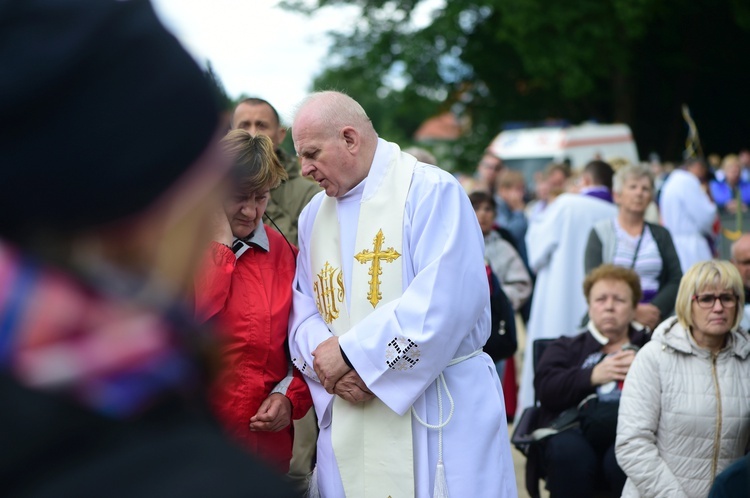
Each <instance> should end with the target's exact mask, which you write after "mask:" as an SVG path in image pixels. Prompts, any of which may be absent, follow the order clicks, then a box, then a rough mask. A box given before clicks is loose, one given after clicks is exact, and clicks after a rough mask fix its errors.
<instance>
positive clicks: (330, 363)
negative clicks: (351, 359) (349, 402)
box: [312, 336, 351, 394]
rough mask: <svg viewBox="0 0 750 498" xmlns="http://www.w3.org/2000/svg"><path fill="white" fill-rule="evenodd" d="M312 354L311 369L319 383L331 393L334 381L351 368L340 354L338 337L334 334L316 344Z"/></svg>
mask: <svg viewBox="0 0 750 498" xmlns="http://www.w3.org/2000/svg"><path fill="white" fill-rule="evenodd" d="M312 355H313V358H314V359H313V369H314V370H315V374H316V375H317V376H318V378H319V379H320V382H321V384H323V387H324V388H325V390H326V391H327V392H328V393H329V394H333V388H334V386H335V385H336V382H338V381H339V379H340V378H341V377H343V376H344V374H345V373H347V372H348V371H349V370H351V368H349V366H348V365H347V364H346V362H345V361H344V357H343V356H341V347H340V346H339V338H338V337H336V336H334V337H330V338H328V339H326V340H325V341H323V342H321V343H320V344H318V347H317V348H315V351H313V352H312Z"/></svg>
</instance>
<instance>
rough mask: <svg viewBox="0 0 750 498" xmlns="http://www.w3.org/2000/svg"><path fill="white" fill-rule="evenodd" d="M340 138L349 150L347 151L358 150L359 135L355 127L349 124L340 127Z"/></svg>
mask: <svg viewBox="0 0 750 498" xmlns="http://www.w3.org/2000/svg"><path fill="white" fill-rule="evenodd" d="M341 138H343V139H344V142H346V148H347V149H348V150H349V152H351V153H352V154H356V153H357V152H358V151H359V146H360V144H361V137H360V136H359V132H357V130H356V129H354V128H353V127H351V126H347V127H345V128H342V130H341Z"/></svg>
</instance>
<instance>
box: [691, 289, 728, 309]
mask: <svg viewBox="0 0 750 498" xmlns="http://www.w3.org/2000/svg"><path fill="white" fill-rule="evenodd" d="M717 299H718V300H719V302H720V303H721V306H722V307H723V308H734V307H735V306H737V296H736V295H734V294H729V293H725V294H718V295H716V294H700V295H698V294H695V295H694V296H693V301H695V302H696V303H698V306H699V307H701V308H703V309H705V310H708V309H711V308H713V307H714V304H715V303H716V300H717Z"/></svg>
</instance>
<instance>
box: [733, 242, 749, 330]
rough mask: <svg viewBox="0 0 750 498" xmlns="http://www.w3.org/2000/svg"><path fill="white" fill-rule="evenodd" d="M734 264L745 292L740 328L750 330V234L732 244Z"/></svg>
mask: <svg viewBox="0 0 750 498" xmlns="http://www.w3.org/2000/svg"><path fill="white" fill-rule="evenodd" d="M730 252H731V255H732V264H733V265H734V266H735V267H736V268H737V271H739V272H740V276H741V277H742V286H743V287H744V290H745V306H744V308H743V313H742V320H740V327H742V329H743V330H745V331H747V330H750V304H747V299H748V292H750V233H745V234H742V236H741V237H740V238H739V239H737V240H736V241H734V242H733V243H732V247H731V249H730Z"/></svg>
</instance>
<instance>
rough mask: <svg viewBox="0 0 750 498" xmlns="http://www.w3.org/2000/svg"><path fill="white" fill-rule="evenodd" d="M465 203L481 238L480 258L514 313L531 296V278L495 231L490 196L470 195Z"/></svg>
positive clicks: (519, 258)
mask: <svg viewBox="0 0 750 498" xmlns="http://www.w3.org/2000/svg"><path fill="white" fill-rule="evenodd" d="M469 200H470V201H471V205H472V207H473V208H474V212H475V213H476V215H477V221H478V222H479V227H480V228H481V229H482V235H484V258H485V259H486V260H487V263H488V264H489V265H490V269H491V270H492V273H494V274H495V276H497V279H498V280H499V281H500V286H501V287H502V289H503V292H505V295H506V296H508V299H509V300H510V302H511V303H512V304H513V309H515V310H518V308H520V307H521V306H523V304H524V303H525V302H526V300H527V299H528V298H529V295H530V294H531V276H530V275H529V272H528V270H527V269H526V265H524V263H523V260H522V259H521V256H520V255H519V254H518V252H517V251H516V250H515V248H514V247H513V246H512V245H511V244H510V242H508V241H506V240H504V239H503V237H502V236H501V235H500V233H499V231H498V230H496V229H495V214H496V211H497V204H495V199H494V198H493V196H492V195H490V194H488V193H485V192H473V193H472V194H471V195H469Z"/></svg>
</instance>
